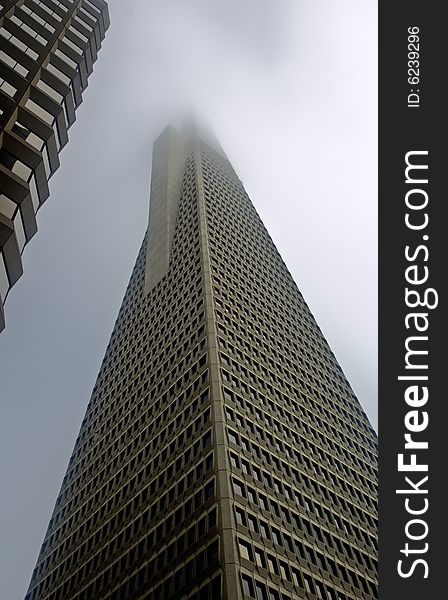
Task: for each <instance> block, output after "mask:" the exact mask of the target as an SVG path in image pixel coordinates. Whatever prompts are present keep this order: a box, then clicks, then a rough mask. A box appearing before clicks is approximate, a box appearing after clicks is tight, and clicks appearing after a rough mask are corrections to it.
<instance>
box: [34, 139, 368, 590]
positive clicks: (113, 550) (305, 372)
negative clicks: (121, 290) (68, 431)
mask: <svg viewBox="0 0 448 600" xmlns="http://www.w3.org/2000/svg"><path fill="white" fill-rule="evenodd" d="M375 481H376V436H375V433H374V431H373V430H372V428H371V426H370V424H369V422H368V419H367V417H366V415H365V414H364V411H363V410H362V408H361V406H360V405H359V403H358V401H357V399H356V397H355V395H354V394H353V391H352V390H351V388H350V385H349V384H348V382H347V380H346V379H345V377H344V374H343V372H342V370H341V368H340V367H339V365H338V363H337V361H336V359H335V358H334V355H333V353H332V351H331V350H330V348H329V346H328V344H327V342H326V340H325V338H324V336H323V335H322V332H321V331H320V329H319V327H318V325H317V324H316V322H315V320H314V318H313V316H312V314H311V312H310V310H309V308H308V306H307V305H306V303H305V301H304V299H303V298H302V295H301V294H300V292H299V290H298V289H297V287H296V285H295V283H294V281H293V279H292V277H291V275H290V273H289V272H288V270H287V268H286V266H285V265H284V263H283V261H282V259H281V257H280V255H279V253H278V252H277V250H276V248H275V246H274V244H273V242H272V240H271V238H270V237H269V235H268V233H267V231H266V229H265V227H264V226H263V223H262V222H261V220H260V218H259V216H258V214H257V212H256V211H255V208H254V207H253V205H252V203H251V201H250V199H249V197H248V196H247V194H246V192H245V190H244V187H243V185H242V183H241V181H240V180H239V179H238V177H237V175H236V173H235V171H234V170H233V169H232V167H231V165H230V163H229V161H228V160H227V158H226V157H225V155H224V154H223V152H222V151H221V149H220V148H219V147H217V146H216V145H215V144H212V143H206V142H204V141H203V139H201V138H200V137H199V136H191V135H189V136H186V135H183V134H180V133H177V132H176V131H175V130H174V129H172V128H168V129H166V130H165V132H164V133H163V134H162V135H161V136H160V137H159V139H158V140H157V141H156V143H155V146H154V154H153V165H152V182H151V204H150V220H149V227H148V232H147V236H145V239H144V241H143V244H142V247H141V250H140V253H139V256H138V258H137V262H136V264H135V268H134V271H133V273H132V276H131V279H130V282H129V286H128V288H127V291H126V295H125V297H124V300H123V304H122V306H121V309H120V312H119V315H118V318H117V321H116V324H115V327H114V330H113V332H112V336H111V339H110V342H109V345H108V348H107V351H106V355H105V357H104V360H103V363H102V366H101V370H100V373H99V375H98V379H97V382H96V385H95V387H94V390H93V394H92V397H91V399H90V402H89V404H88V407H87V412H86V415H85V417H84V420H83V422H82V425H81V430H80V433H79V436H78V439H77V441H76V444H75V447H74V450H73V454H72V457H71V459H70V462H69V465H68V468H67V473H66V475H65V477H64V481H63V484H62V488H61V491H60V493H59V496H58V499H57V501H56V505H55V508H54V512H53V515H52V517H51V520H50V524H49V527H48V531H47V534H46V536H45V540H44V543H43V546H42V549H41V552H40V555H39V558H38V561H37V566H36V568H35V570H34V572H33V576H32V580H31V584H30V587H29V591H28V594H27V596H26V600H37V599H39V600H44V599H46V600H56V599H64V600H69V599H70V600H72V599H73V600H75V599H76V600H81V599H84V600H92V599H95V600H96V599H108V600H119V599H129V600H131V599H136V600H137V599H139V600H143V599H145V600H168V599H172V600H175V599H176V600H181V599H184V600H219V599H221V598H222V599H224V600H240V599H241V600H242V599H243V598H245V599H249V598H256V599H257V600H290V599H294V600H295V599H298V598H306V599H307V600H313V599H325V600H349V599H350V600H361V599H364V600H372V599H373V598H376V596H377V592H376V579H377V574H376V535H377V523H376V486H375Z"/></svg>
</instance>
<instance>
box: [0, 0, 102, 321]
mask: <svg viewBox="0 0 448 600" xmlns="http://www.w3.org/2000/svg"><path fill="white" fill-rule="evenodd" d="M108 27H109V13H108V9H107V4H106V2H104V1H103V0H1V2H0V331H1V330H2V329H3V328H4V325H5V323H4V314H3V304H4V302H5V300H6V296H7V295H8V292H9V290H10V289H11V287H12V286H13V285H14V284H15V283H16V282H17V280H18V279H19V277H20V276H21V275H22V272H23V269H22V259H21V255H22V252H23V249H24V247H25V245H26V244H27V243H28V242H29V240H30V239H31V238H32V237H33V235H34V234H35V233H36V231H37V223H36V213H37V211H38V210H39V208H40V207H41V206H42V204H43V203H44V202H45V200H46V199H47V198H48V195H49V189H48V180H49V179H50V177H51V176H52V175H53V173H54V172H55V171H56V169H57V168H58V167H59V157H58V155H59V152H60V151H61V149H62V148H63V147H64V146H65V144H67V142H68V136H67V130H68V128H69V127H71V125H73V123H74V121H75V110H76V109H77V108H78V106H79V105H80V104H81V102H82V93H83V91H84V90H85V89H86V87H87V79H88V77H89V75H90V74H91V73H92V70H93V63H94V62H95V61H96V59H97V55H98V51H99V49H100V48H101V42H102V40H103V39H104V36H105V33H106V30H107V28H108Z"/></svg>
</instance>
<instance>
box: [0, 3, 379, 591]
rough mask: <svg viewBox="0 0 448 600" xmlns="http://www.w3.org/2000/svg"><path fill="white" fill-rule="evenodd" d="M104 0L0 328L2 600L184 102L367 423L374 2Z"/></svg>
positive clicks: (372, 370)
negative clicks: (277, 256)
mask: <svg viewBox="0 0 448 600" xmlns="http://www.w3.org/2000/svg"><path fill="white" fill-rule="evenodd" d="M109 7H110V13H111V28H110V30H109V32H108V34H107V36H106V40H105V42H104V44H103V49H102V50H101V52H100V54H99V58H98V61H97V63H96V64H95V70H94V73H93V75H92V77H91V79H90V84H89V88H88V89H87V91H86V92H85V94H84V103H83V104H82V106H81V107H80V109H79V111H78V113H77V122H76V123H75V124H74V126H73V128H72V129H71V130H70V143H69V144H68V146H67V147H66V148H65V149H64V150H63V152H62V155H61V168H60V169H59V171H58V172H57V173H56V175H55V176H54V177H53V179H52V180H51V185H50V188H51V196H50V198H49V200H48V201H47V203H46V204H45V206H44V207H43V208H42V210H41V211H40V213H39V231H38V233H37V235H36V236H35V238H34V239H33V240H32V241H31V243H30V244H29V246H28V247H27V248H26V250H25V253H24V269H25V274H24V276H23V277H22V278H21V279H20V281H19V282H18V284H17V285H16V286H15V287H14V289H13V290H12V292H11V294H10V296H9V298H8V302H7V305H6V330H5V331H4V332H3V333H2V334H1V335H0V400H1V403H0V406H1V411H2V414H1V425H0V428H1V429H0V467H1V480H0V481H1V512H0V515H1V516H0V527H1V529H0V544H1V556H0V581H1V584H0V585H1V591H0V598H1V600H16V599H20V598H23V595H24V593H25V591H26V588H27V585H28V582H29V579H30V576H31V572H32V570H33V567H34V564H35V561H36V558H37V554H38V551H39V548H40V545H41V542H42V540H43V536H44V534H45V530H46V527H47V524H48V520H49V518H50V515H51V512H52V509H53V505H54V502H55V499H56V496H57V493H58V490H59V487H60V484H61V481H62V477H63V475H64V472H65V469H66V465H67V461H68V459H69V456H70V454H71V451H72V448H73V444H74V441H75V438H76V435H77V432H78V429H79V426H80V423H81V420H82V417H83V414H84V412H85V409H86V405H87V402H88V400H89V397H90V393H91V390H92V388H93V385H94V382H95V378H96V374H97V372H98V369H99V366H100V363H101V360H102V357H103V355H104V351H105V348H106V344H107V342H108V339H109V336H110V333H111V331H112V328H113V325H114V321H115V318H116V315H117V312H118V309H119V306H120V304H121V300H122V297H123V294H124V291H125V287H126V285H127V281H128V279H129V277H130V274H131V270H132V267H133V264H134V261H135V258H136V256H137V252H138V249H139V246H140V243H141V240H142V237H143V234H144V232H145V229H146V224H147V214H148V201H149V176H150V164H151V163H150V161H151V145H152V142H153V140H154V138H155V137H156V136H157V135H158V134H159V133H160V131H161V130H162V129H163V128H164V127H165V125H166V124H167V122H168V121H171V122H174V123H176V122H177V121H178V119H179V115H180V114H181V113H183V111H185V110H186V109H187V108H188V107H193V108H195V110H196V112H197V113H198V114H200V115H202V116H204V117H205V120H206V122H207V123H208V124H209V125H210V126H211V128H212V129H213V130H214V132H215V134H216V136H217V138H218V139H219V141H220V143H221V145H222V147H223V149H224V151H225V152H226V154H227V156H228V157H229V159H230V160H231V162H232V164H233V166H234V168H235V170H236V171H237V173H238V175H239V176H240V178H241V179H242V181H243V183H244V184H245V187H246V190H247V192H248V193H249V196H250V197H251V199H252V201H253V203H254V204H255V206H256V208H257V210H258V212H259V213H260V216H261V218H262V219H263V221H264V223H265V225H266V227H267V229H268V231H269V232H270V234H271V236H272V238H273V239H274V242H275V243H276V245H277V247H278V249H279V251H280V253H281V254H282V256H283V258H284V260H285V262H286V264H287V266H288V267H289V269H290V271H291V272H292V274H293V276H294V278H295V281H296V282H297V284H298V286H299V288H300V290H301V291H302V293H303V295H304V297H305V299H306V301H307V302H308V304H309V306H310V308H311V310H312V312H313V314H314V315H315V317H316V319H317V321H318V323H319V325H320V326H321V328H322V330H323V332H324V334H325V335H326V337H327V339H328V341H329V343H330V345H331V346H332V348H333V350H334V352H335V354H336V357H337V358H338V360H339V362H340V364H341V366H342V368H343V369H344V371H345V373H346V375H347V377H348V379H349V381H350V382H351V384H352V386H353V388H354V390H355V392H356V393H357V395H358V397H359V399H360V401H361V403H362V404H363V406H364V407H365V409H366V411H367V413H368V415H369V417H370V419H371V421H372V423H373V425H374V426H375V427H376V423H377V417H376V406H377V362H376V352H377V83H376V70H377V62H376V60H377V59H376V53H377V16H376V12H377V7H376V2H373V1H371V0H339V1H338V2H335V1H334V0H291V1H287V0H276V2H268V1H266V2H264V1H262V0H245V1H244V2H243V1H242V0H222V1H220V0H215V1H211V0H190V1H189V2H185V0H171V1H170V2H167V1H166V2H164V3H162V2H156V1H152V0H151V1H150V0H132V2H130V1H126V2H124V1H123V0H110V1H109Z"/></svg>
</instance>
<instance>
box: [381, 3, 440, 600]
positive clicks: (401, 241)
mask: <svg viewBox="0 0 448 600" xmlns="http://www.w3.org/2000/svg"><path fill="white" fill-rule="evenodd" d="M442 12H443V3H440V2H439V3H436V2H429V1H426V2H422V1H419V2H416V1H415V0H407V1H406V2H404V1H398V2H387V3H386V2H384V1H383V2H381V3H380V8H379V446H380V472H379V475H380V486H379V509H380V512H379V598H380V600H399V599H400V600H401V599H402V598H403V599H406V600H414V599H415V600H417V599H418V600H429V599H433V598H442V597H445V595H444V594H445V593H446V592H443V590H444V588H445V587H446V585H445V573H446V572H447V573H448V564H447V565H445V563H446V553H447V551H446V544H447V543H448V526H447V521H448V519H447V518H446V512H447V509H448V492H446V491H445V490H444V488H445V487H446V486H445V482H446V480H447V479H446V474H447V473H448V469H447V467H446V457H447V456H448V451H447V447H448V419H447V411H446V405H447V403H448V398H447V393H446V390H445V388H446V387H447V382H446V381H445V379H447V381H448V352H447V348H446V347H445V346H446V344H445V337H447V336H448V327H447V322H446V302H445V299H446V291H445V288H446V277H447V276H446V273H447V272H448V264H447V263H448V249H447V245H446V244H445V243H444V242H445V240H448V228H447V224H446V221H445V219H444V216H445V214H446V213H447V205H448V197H447V193H446V191H445V190H444V189H443V187H444V186H443V183H445V182H442V180H443V179H444V176H445V172H448V168H447V166H446V165H445V164H444V162H445V159H446V158H447V152H446V149H445V147H444V142H445V138H446V137H447V133H448V126H447V124H448V117H447V111H446V108H445V104H447V100H446V99H445V98H444V95H443V92H442V88H444V87H446V67H444V62H445V61H444V60H443V58H444V54H445V55H446V52H444V47H445V44H446V40H447V31H448V29H447V28H448V25H447V24H446V23H447V21H446V20H444V19H443V15H442ZM412 27H415V28H418V34H417V35H418V38H419V39H418V43H419V46H418V50H417V52H418V56H417V55H416V54H409V56H408V53H409V52H411V51H415V49H414V48H412V46H410V47H408V43H412V42H410V41H409V40H408V35H412V33H411V32H412V31H414V32H415V31H417V30H416V29H414V30H412V29H411V30H409V28H412ZM410 39H411V40H413V42H415V41H416V40H415V38H410ZM411 60H418V65H417V64H416V63H413V64H411V65H408V61H411ZM409 68H414V70H416V71H417V72H416V73H415V74H414V73H413V72H412V71H410V72H409V73H408V69H409ZM411 76H413V77H416V79H413V80H410V79H408V78H409V77H411ZM417 90H418V91H417ZM410 94H414V96H410V97H409V95H410ZM417 96H418V102H417ZM408 97H409V98H408ZM408 100H409V102H408ZM416 104H418V106H415V105H416ZM442 105H443V106H442ZM413 151H421V152H424V151H427V153H428V154H427V155H425V154H411V155H408V160H409V161H410V162H411V163H413V164H417V163H419V164H421V165H424V164H426V165H427V166H428V169H427V170H426V171H425V170H424V169H411V170H410V171H408V179H410V181H408V183H406V172H405V168H406V154H407V153H408V152H413ZM426 178H427V179H428V183H424V182H422V181H421V180H425V179H426ZM416 180H419V181H418V182H417V181H416ZM445 185H448V183H446V184H445ZM410 190H423V191H420V192H418V191H415V192H411V193H410V194H409V196H408V202H409V203H410V204H412V203H415V204H418V203H419V202H421V203H422V204H424V201H425V198H426V196H425V194H427V196H428V204H427V206H426V207H422V208H421V209H419V210H415V209H409V208H407V207H406V194H407V193H408V192H409V191H410ZM407 212H408V213H409V217H408V219H410V220H411V219H416V220H415V221H412V222H413V224H414V225H417V226H421V225H422V223H423V222H424V221H423V219H424V214H425V213H426V214H427V215H428V219H429V220H428V224H427V227H425V228H423V229H411V228H410V227H407V226H406V223H405V215H406V213H407ZM418 219H420V221H418ZM410 222H411V221H410ZM424 236H428V238H427V239H426V238H425V237H424ZM406 246H408V247H409V249H408V257H414V258H411V259H407V258H406V255H405V248H406ZM419 246H423V247H424V248H427V251H426V250H425V249H424V248H420V250H419V251H418V252H417V248H418V247H419ZM425 257H427V260H425ZM425 266H426V267H427V268H428V280H427V281H426V282H424V283H419V284H415V283H412V284H411V283H409V281H406V275H405V273H406V269H408V268H409V267H412V269H411V270H409V271H408V279H410V280H415V279H419V278H424V276H425V273H426V271H425V269H424V267H425ZM414 267H415V268H414ZM406 287H408V289H410V290H414V291H417V292H418V293H420V298H422V299H423V304H424V303H425V302H424V292H425V290H427V289H428V288H432V289H434V290H435V291H436V292H437V295H438V306H437V307H436V308H432V309H431V308H428V307H425V306H419V307H416V308H411V307H410V306H407V305H406V299H405V288H406ZM435 297H436V295H435V293H434V292H432V293H431V292H430V293H429V294H428V296H427V299H428V302H427V304H433V303H435ZM415 300H416V295H415V294H411V295H409V296H408V302H409V304H412V303H413V302H414V301H415ZM410 313H424V314H426V317H419V318H415V317H412V316H411V317H408V328H407V327H406V321H405V319H406V315H409V314H410ZM425 319H426V320H425ZM417 322H418V324H419V326H420V327H421V328H423V327H424V326H425V325H427V329H426V331H416V324H417ZM412 336H423V337H424V336H427V338H428V339H427V340H424V339H422V338H419V339H414V340H409V338H410V337H412ZM406 339H408V348H411V349H413V350H416V349H418V350H423V351H426V350H427V351H428V354H427V355H426V354H420V355H417V354H410V355H408V361H409V365H413V366H415V365H417V364H418V365H419V366H422V365H425V364H426V365H427V366H428V368H427V369H424V368H409V365H408V368H406V353H407V350H406V347H405V343H406ZM416 375H418V376H421V377H424V376H427V377H428V381H425V380H424V379H420V380H414V381H411V380H399V379H398V377H399V376H412V377H415V376H416ZM411 386H416V389H415V390H414V395H412V392H411V391H409V392H408V401H409V402H407V401H406V398H405V393H406V390H407V389H408V388H409V387H411ZM423 387H427V388H428V394H429V395H428V400H427V401H426V402H424V400H423V397H424V393H425V392H424V390H423ZM412 402H414V405H413V406H412ZM413 411H417V412H416V413H413ZM411 413H412V414H411ZM424 413H427V417H428V425H427V427H423V425H424V421H425V418H426V417H425V415H424ZM407 414H408V417H407V421H406V415H407ZM420 426H421V427H422V431H420V432H417V431H414V432H412V440H418V441H421V442H425V441H427V442H428V444H429V446H428V449H427V450H426V449H424V448H419V449H417V450H412V449H405V448H404V445H405V438H404V435H405V433H406V432H408V433H409V430H408V427H410V428H414V429H417V428H418V427H420ZM399 454H404V457H403V462H404V463H407V464H410V462H411V461H412V460H413V459H412V457H411V454H415V460H416V462H417V463H418V464H421V465H425V464H427V465H428V471H427V472H425V471H415V472H410V471H409V472H404V471H403V472H400V471H399V470H398V455H399ZM426 475H427V476H428V480H427V481H424V482H423V483H421V484H420V483H419V482H420V481H421V480H422V478H424V477H426ZM406 476H407V477H409V479H410V480H411V481H413V482H414V485H415V486H418V488H417V489H418V490H419V491H423V490H424V489H425V490H427V493H407V494H397V493H396V490H397V489H412V488H411V485H410V484H409V483H408V482H406V480H405V477H406ZM406 499H408V502H407V507H408V509H410V510H414V511H418V510H423V509H424V508H425V506H426V505H427V506H428V508H427V510H426V511H425V512H424V513H422V514H421V515H417V514H414V515H412V514H410V513H409V512H408V511H407V510H406ZM425 499H426V500H427V502H426V501H425ZM412 520H416V521H417V520H420V521H424V522H425V523H426V524H427V526H428V531H427V533H426V534H425V532H426V527H425V525H424V524H423V523H421V522H413V523H411V524H410V525H407V524H408V523H409V522H410V521H412ZM406 527H408V529H407V531H408V534H409V535H410V536H414V537H420V536H423V537H422V539H421V540H416V539H414V540H413V539H409V537H408V536H407V534H406ZM406 543H408V544H409V549H411V550H412V551H413V552H412V553H409V552H408V556H406V555H405V553H404V552H402V551H403V550H405V549H406V546H405V544H406ZM425 544H428V547H427V551H424V549H425ZM414 551H415V553H414ZM419 559H420V560H422V561H425V563H423V562H420V563H416V564H414V561H417V560H419ZM399 560H403V563H402V565H401V568H402V571H403V573H406V574H409V573H410V575H409V576H408V577H402V576H400V575H399V573H398V561H399ZM425 564H427V569H428V570H427V575H428V576H427V578H425V577H424V575H425V574H426V566H425Z"/></svg>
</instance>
